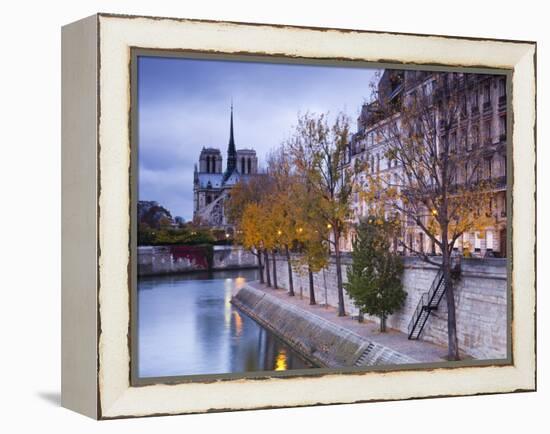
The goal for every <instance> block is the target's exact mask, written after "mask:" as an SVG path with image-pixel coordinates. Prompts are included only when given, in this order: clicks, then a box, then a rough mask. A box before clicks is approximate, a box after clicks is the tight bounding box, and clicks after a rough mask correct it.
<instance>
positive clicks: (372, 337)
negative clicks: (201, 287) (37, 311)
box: [248, 281, 447, 362]
mask: <svg viewBox="0 0 550 434" xmlns="http://www.w3.org/2000/svg"><path fill="white" fill-rule="evenodd" d="M248 284H249V285H250V286H252V287H254V288H256V289H258V290H260V291H264V292H266V293H267V294H270V295H272V296H275V297H277V298H279V299H281V300H284V301H285V302H287V303H289V304H292V305H294V306H296V307H299V308H301V309H304V310H307V311H309V312H311V313H313V314H315V315H317V316H319V317H321V318H323V319H325V320H327V321H330V322H332V323H333V324H335V325H338V326H340V327H343V328H346V329H348V330H350V331H352V332H354V333H356V334H358V335H360V336H363V337H364V338H365V339H367V340H369V341H372V342H375V343H378V344H380V345H384V346H386V347H389V348H391V349H393V350H395V351H397V352H399V353H401V354H405V355H407V356H409V357H412V358H413V359H415V360H418V361H419V362H442V361H445V356H446V355H447V348H446V347H442V346H440V345H435V344H432V343H429V342H425V341H421V340H417V341H416V340H415V341H411V340H409V339H408V338H407V335H406V334H405V333H402V332H400V331H398V330H395V329H390V328H388V329H387V331H386V332H385V333H380V332H379V330H378V329H379V327H380V326H379V324H378V323H377V322H374V321H368V320H366V319H365V321H364V322H363V323H359V322H358V321H357V320H353V319H351V317H350V316H344V317H339V316H338V313H337V309H336V308H334V307H332V306H320V305H313V306H312V305H310V304H309V299H308V298H300V296H299V295H295V296H294V297H290V296H289V295H288V291H287V290H286V289H273V288H269V287H267V286H266V285H262V284H261V283H259V282H257V281H255V282H248Z"/></svg>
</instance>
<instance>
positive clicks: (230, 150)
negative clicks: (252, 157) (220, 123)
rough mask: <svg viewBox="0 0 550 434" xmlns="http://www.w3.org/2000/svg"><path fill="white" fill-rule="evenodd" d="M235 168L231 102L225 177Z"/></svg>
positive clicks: (235, 153)
mask: <svg viewBox="0 0 550 434" xmlns="http://www.w3.org/2000/svg"><path fill="white" fill-rule="evenodd" d="M236 167H237V150H236V149H235V138H234V136H233V102H231V117H230V122H229V145H228V146H227V172H226V174H227V176H229V175H231V173H233V171H234V170H235V168H236Z"/></svg>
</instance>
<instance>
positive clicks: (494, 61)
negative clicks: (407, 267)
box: [62, 14, 536, 419]
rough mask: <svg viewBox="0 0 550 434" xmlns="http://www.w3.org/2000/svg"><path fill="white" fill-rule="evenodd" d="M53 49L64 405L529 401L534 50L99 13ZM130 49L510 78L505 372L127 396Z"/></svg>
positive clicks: (140, 391) (153, 411)
mask: <svg viewBox="0 0 550 434" xmlns="http://www.w3.org/2000/svg"><path fill="white" fill-rule="evenodd" d="M62 45H63V47H62V49H63V51H62V54H63V66H62V72H63V100H62V102H63V108H62V115H63V125H62V141H63V157H62V158H63V180H62V184H63V208H62V218H63V242H62V249H63V250H62V267H63V271H62V273H63V289H62V304H63V305H62V308H63V318H62V346H63V357H62V364H63V366H62V371H63V375H62V404H63V405H64V406H65V407H67V408H70V409H73V410H75V411H78V412H80V413H83V414H85V415H88V416H90V417H93V418H97V419H110V418H120V417H137V416H148V415H163V414H166V415H167V414H182V413H202V412H209V411H222V410H242V409H257V408H271V407H288V406H305V405H316V404H331V403H351V402H367V401H379V400H396V399H410V398H424V397H437V396H459V395H474V394H487V393H505V392H514V391H532V390H535V388H536V342H535V301H536V288H535V243H536V221H535V219H536V217H535V189H536V183H535V161H536V159H535V156H536V154H535V126H536V112H535V96H536V87H535V83H536V77H535V61H536V45H535V44H534V43H533V42H518V41H498V40H476V39H467V38H453V37H443V36H426V35H406V34H394V33H377V32H365V31H350V30H337V29H313V28H299V27H286V26H272V25H259V24H239V23H226V22H210V21H196V20H180V19H171V18H150V17H130V16H115V15H107V14H98V15H94V16H92V17H89V18H86V19H84V20H81V21H78V22H76V23H73V24H69V25H67V26H65V27H64V29H63V40H62ZM132 47H139V48H149V49H155V50H177V51H189V52H207V53H208V52H211V53H225V54H251V55H255V56H261V55H266V56H275V55H276V56H289V57H299V58H304V59H322V60H338V59H346V60H357V61H364V62H384V63H388V62H391V63H395V64H418V65H421V64H428V65H433V64H438V65H444V66H456V67H458V66H460V67H470V66H471V67H484V68H502V69H511V70H513V74H512V90H513V94H512V112H513V125H512V140H513V143H514V147H513V156H512V160H513V184H512V187H513V190H512V197H513V202H512V225H511V227H512V231H511V234H512V235H511V236H512V246H513V255H512V256H511V258H509V260H510V261H511V287H512V300H513V302H512V363H511V364H509V365H503V366H471V367H448V368H438V369H432V370H393V371H391V372H380V371H368V372H361V373H357V372H354V373H350V374H347V373H343V374H336V373H330V374H325V375H320V376H300V377H296V378H284V379H283V378H276V377H273V378H269V379H262V380H259V379H251V378H239V379H224V380H219V381H208V382H186V383H179V384H170V385H168V384H155V385H144V386H132V385H131V382H130V358H131V350H130V348H131V342H130V335H129V332H128V330H129V323H130V305H131V303H130V290H129V288H130V282H131V278H132V277H131V276H130V271H129V269H130V267H129V264H130V247H129V246H130V239H129V233H130V231H129V228H130V212H129V210H130V200H131V188H130V185H131V181H132V180H131V176H130V174H131V171H130V163H131V154H130V145H131V144H130V133H129V124H130V78H131V77H130V60H131V48H132ZM167 52H169V51H167Z"/></svg>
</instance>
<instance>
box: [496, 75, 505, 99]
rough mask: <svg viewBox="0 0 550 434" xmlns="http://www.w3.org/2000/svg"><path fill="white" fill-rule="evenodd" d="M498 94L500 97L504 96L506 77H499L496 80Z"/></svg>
mask: <svg viewBox="0 0 550 434" xmlns="http://www.w3.org/2000/svg"><path fill="white" fill-rule="evenodd" d="M498 96H499V97H500V98H506V79H505V78H501V79H499V80H498Z"/></svg>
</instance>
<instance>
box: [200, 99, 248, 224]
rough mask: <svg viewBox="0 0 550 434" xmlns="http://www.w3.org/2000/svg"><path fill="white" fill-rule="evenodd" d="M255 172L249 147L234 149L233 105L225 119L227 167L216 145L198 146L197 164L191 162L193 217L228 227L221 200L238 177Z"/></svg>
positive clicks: (239, 178)
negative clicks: (227, 135)
mask: <svg viewBox="0 0 550 434" xmlns="http://www.w3.org/2000/svg"><path fill="white" fill-rule="evenodd" d="M257 172H258V159H257V157H256V151H255V150H253V149H238V150H237V149H236V148H235V138H234V135H233V106H231V118H230V123H229V145H228V147H227V167H226V169H225V171H223V157H222V155H221V152H220V150H219V149H217V148H202V151H201V154H200V157H199V165H198V167H197V165H196V164H195V173H194V181H193V202H194V206H193V220H194V221H196V222H198V223H200V224H203V225H207V226H211V227H215V228H219V229H228V228H230V227H231V225H229V224H228V223H227V220H226V218H225V214H224V202H225V200H226V199H227V198H228V197H229V193H230V191H231V188H233V186H234V185H235V184H236V183H237V182H239V181H240V180H241V179H243V178H244V179H246V178H247V177H248V176H250V175H253V174H256V173H257Z"/></svg>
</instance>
